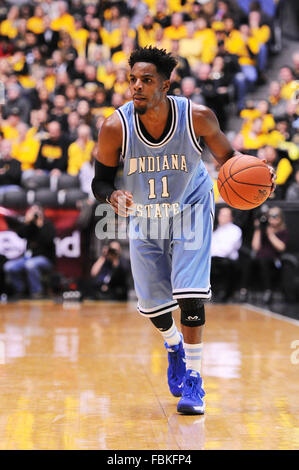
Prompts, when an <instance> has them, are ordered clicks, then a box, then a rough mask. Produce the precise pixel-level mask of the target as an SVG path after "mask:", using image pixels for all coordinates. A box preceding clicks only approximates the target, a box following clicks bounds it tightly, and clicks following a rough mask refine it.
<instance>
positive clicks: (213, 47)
mask: <svg viewBox="0 0 299 470" xmlns="http://www.w3.org/2000/svg"><path fill="white" fill-rule="evenodd" d="M195 24H196V31H195V33H194V38H195V39H198V40H200V42H201V48H200V49H201V54H200V60H201V62H203V63H205V64H211V63H212V62H213V60H214V57H215V56H216V53H217V38H216V34H215V31H214V30H213V29H212V28H210V27H209V24H208V20H207V18H206V17H205V16H204V15H202V14H201V15H199V17H198V18H197V20H196V22H195ZM186 33H187V31H186ZM185 37H187V34H186V35H185Z"/></svg>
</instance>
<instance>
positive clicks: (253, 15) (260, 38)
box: [249, 11, 271, 82]
mask: <svg viewBox="0 0 299 470" xmlns="http://www.w3.org/2000/svg"><path fill="white" fill-rule="evenodd" d="M249 27H250V33H251V35H252V37H254V38H255V39H256V41H257V42H258V45H259V52H258V58H257V65H258V71H259V75H260V77H259V78H260V81H261V82H265V81H266V80H267V79H266V76H265V71H266V68H267V62H268V46H267V43H268V41H269V40H270V37H271V30H270V28H269V26H268V25H266V24H261V14H260V12H259V11H251V12H250V13H249Z"/></svg>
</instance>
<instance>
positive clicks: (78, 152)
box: [67, 124, 95, 175]
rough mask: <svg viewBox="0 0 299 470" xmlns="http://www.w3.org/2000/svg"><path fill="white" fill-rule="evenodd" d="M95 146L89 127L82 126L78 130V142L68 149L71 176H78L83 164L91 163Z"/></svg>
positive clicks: (68, 170)
mask: <svg viewBox="0 0 299 470" xmlns="http://www.w3.org/2000/svg"><path fill="white" fill-rule="evenodd" d="M94 145H95V143H94V142H93V141H92V140H91V134H90V128H89V126H87V125H86V124H81V125H80V126H79V128H78V138H77V140H75V142H73V143H72V144H71V145H70V146H69V148H68V167H67V172H68V173H69V174H70V175H77V174H78V173H79V171H80V168H81V166H82V165H83V163H85V162H87V161H90V158H91V153H92V150H93V147H94Z"/></svg>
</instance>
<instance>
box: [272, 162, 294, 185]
mask: <svg viewBox="0 0 299 470" xmlns="http://www.w3.org/2000/svg"><path fill="white" fill-rule="evenodd" d="M292 171H293V167H292V165H291V162H290V161H289V160H288V159H287V158H282V159H281V160H279V162H278V165H277V168H276V180H275V183H276V184H284V183H285V182H286V181H287V179H288V177H289V176H290V174H291V173H292Z"/></svg>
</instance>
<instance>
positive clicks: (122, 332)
mask: <svg viewBox="0 0 299 470" xmlns="http://www.w3.org/2000/svg"><path fill="white" fill-rule="evenodd" d="M175 317H176V318H177V319H178V313H175ZM298 324H299V322H296V321H295V320H288V319H283V317H279V316H275V315H274V316H271V315H265V314H264V313H262V312H258V311H255V310H254V309H253V308H251V307H248V306H247V307H246V306H238V305H225V306H223V305H213V304H211V305H209V306H207V327H206V333H205V343H204V357H203V377H204V385H205V390H206V405H207V406H206V415H205V416H181V415H178V413H177V411H176V404H177V400H178V399H177V398H174V397H172V396H171V395H170V393H169V391H168V386H167V382H166V368H167V358H166V352H165V350H164V346H163V342H162V339H161V337H160V335H159V333H158V332H157V331H155V329H154V327H153V326H152V325H151V324H150V322H149V321H148V320H147V319H145V318H143V317H141V316H140V315H139V314H138V313H137V312H136V311H135V304H134V303H128V304H120V303H103V302H84V303H83V304H81V305H80V304H78V305H65V306H63V305H60V304H59V305H57V304H54V303H53V302H50V301H49V302H47V301H43V302H39V301H35V302H29V301H28V302H26V301H24V302H18V303H15V304H6V305H0V402H1V413H0V449H109V450H113V449H118V450H124V449H135V450H140V449H143V450H145V449H150V450H154V449H155V450H156V449H157V450H162V449H174V450H176V449H181V450H186V449H187V450H190V449H298V448H299V423H298V416H299V393H298V377H299V364H296V362H297V361H296V358H299V354H297V355H296V351H295V350H294V349H292V343H293V342H294V341H295V340H299V328H298ZM293 346H294V344H293ZM297 349H298V345H297ZM292 353H293V355H292Z"/></svg>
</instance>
